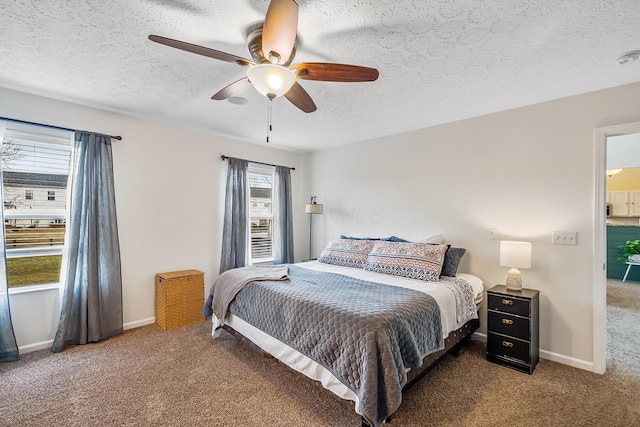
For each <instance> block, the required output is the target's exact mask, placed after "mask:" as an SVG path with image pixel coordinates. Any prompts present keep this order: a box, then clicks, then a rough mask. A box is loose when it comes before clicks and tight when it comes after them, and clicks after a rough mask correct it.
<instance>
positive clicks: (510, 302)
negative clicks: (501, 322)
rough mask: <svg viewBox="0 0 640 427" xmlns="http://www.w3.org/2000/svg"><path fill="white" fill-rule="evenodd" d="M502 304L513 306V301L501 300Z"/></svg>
mask: <svg viewBox="0 0 640 427" xmlns="http://www.w3.org/2000/svg"><path fill="white" fill-rule="evenodd" d="M502 304H504V305H513V300H510V299H503V300H502Z"/></svg>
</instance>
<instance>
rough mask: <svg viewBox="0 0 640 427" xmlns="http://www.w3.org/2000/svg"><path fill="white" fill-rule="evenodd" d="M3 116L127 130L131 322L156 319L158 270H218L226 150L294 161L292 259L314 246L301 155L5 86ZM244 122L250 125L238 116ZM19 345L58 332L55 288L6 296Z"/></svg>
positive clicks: (125, 238)
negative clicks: (311, 242) (309, 244)
mask: <svg viewBox="0 0 640 427" xmlns="http://www.w3.org/2000/svg"><path fill="white" fill-rule="evenodd" d="M0 116H3V117H9V118H14V119H20V120H26V121H33V122H38V123H45V124H50V125H57V126H61V127H68V128H72V129H84V130H91V131H96V132H101V133H107V134H111V135H121V136H122V138H123V140H122V141H115V140H114V142H113V157H114V174H115V189H116V204H117V212H118V227H119V234H120V250H121V255H122V276H123V277H122V278H123V302H124V322H125V327H134V326H139V325H143V324H146V323H152V322H153V321H154V316H155V305H154V304H155V303H154V298H155V287H154V276H155V274H156V273H159V272H166V271H173V270H182V269H198V270H201V271H204V272H205V283H206V285H205V287H208V285H210V284H211V283H212V282H213V280H214V279H215V278H216V277H217V273H218V270H219V262H220V242H221V238H222V215H223V212H224V188H225V179H226V170H227V163H226V162H223V161H222V160H221V159H220V155H221V154H225V155H228V156H233V157H240V158H246V159H250V160H255V161H262V162H267V163H275V164H281V165H285V166H290V167H295V168H296V170H295V171H294V172H292V193H293V206H294V211H295V212H294V236H295V242H294V246H295V251H296V259H301V258H306V256H307V255H306V254H307V251H308V246H307V245H308V237H307V236H308V217H307V216H306V215H305V214H304V203H305V202H306V201H307V198H308V194H309V192H308V190H307V188H308V187H307V183H306V180H307V175H308V168H307V167H306V165H305V162H306V160H305V156H304V155H302V154H298V153H293V152H287V151H281V150H276V149H273V148H270V147H268V146H266V144H250V143H246V142H239V141H235V140H231V139H225V138H222V137H219V136H213V135H208V134H203V133H199V132H195V131H190V130H185V129H180V128H177V127H173V126H168V125H163V124H159V123H153V122H148V121H144V120H140V119H136V118H132V117H127V116H124V115H120V114H115V113H110V112H105V111H101V110H97V109H93V108H88V107H84V106H80V105H75V104H70V103H66V102H61V101H56V100H52V99H48V98H43V97H38V96H34V95H29V94H25V93H20V92H16V91H12V90H7V89H1V88H0ZM239 125H242V126H246V124H239ZM10 303H11V312H12V313H11V314H12V319H13V323H14V329H15V333H16V338H17V340H18V345H19V346H20V347H21V350H22V351H25V350H32V349H37V348H46V347H48V345H49V342H50V341H51V340H52V339H53V337H54V335H55V330H56V327H57V322H58V317H59V310H60V300H59V293H58V290H57V289H54V290H44V291H39V292H31V293H18V294H11V295H10Z"/></svg>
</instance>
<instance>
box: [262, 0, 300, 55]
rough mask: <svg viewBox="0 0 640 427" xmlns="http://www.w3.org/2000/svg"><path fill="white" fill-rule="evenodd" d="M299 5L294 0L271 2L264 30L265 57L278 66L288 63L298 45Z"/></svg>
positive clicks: (263, 49) (263, 46) (272, 0)
mask: <svg viewBox="0 0 640 427" xmlns="http://www.w3.org/2000/svg"><path fill="white" fill-rule="evenodd" d="M297 32H298V4H297V3H296V2H295V1H294V0H271V3H270V4H269V9H267V16H266V17H265V19H264V27H263V29H262V52H264V57H265V58H267V59H268V60H270V61H271V62H272V63H274V59H272V58H273V57H276V58H277V62H275V63H278V64H284V63H286V62H287V60H288V59H289V57H290V56H291V52H292V51H293V46H294V45H295V43H296V34H297Z"/></svg>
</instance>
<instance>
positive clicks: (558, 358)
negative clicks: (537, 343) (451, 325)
mask: <svg viewBox="0 0 640 427" xmlns="http://www.w3.org/2000/svg"><path fill="white" fill-rule="evenodd" d="M472 338H473V339H476V340H478V341H482V342H487V334H483V333H481V332H474V334H473V335H472ZM540 357H541V358H543V359H547V360H551V361H552V362H558V363H562V364H563V365H567V366H572V367H574V368H578V369H584V370H585V371H589V372H594V366H593V362H587V361H586V360H581V359H576V358H575V357H569V356H565V355H563V354H558V353H554V352H552V351H547V350H542V349H540Z"/></svg>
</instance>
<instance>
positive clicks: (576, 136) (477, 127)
mask: <svg viewBox="0 0 640 427" xmlns="http://www.w3.org/2000/svg"><path fill="white" fill-rule="evenodd" d="M496 96H500V94H496ZM638 99H640V83H636V84H632V85H626V86H621V87H618V88H613V89H608V90H603V91H598V92H593V93H589V94H584V95H579V96H574V97H570V98H565V99H561V100H557V101H552V102H546V103H541V104H537V105H533V106H529V107H524V108H518V109H514V110H509V111H505V112H500V113H496V114H491V115H487V116H482V117H477V118H472V119H468V120H463V121H459V122H455V123H450V124H444V125H439V126H434V127H430V128H426V129H421V130H417V131H414V132H409V133H404V134H400V135H393V136H389V137H385V138H380V139H375V140H370V141H365V142H361V143H357V144H353V145H350V146H346V147H342V148H336V149H330V150H326V151H321V152H316V153H314V154H312V155H311V156H310V167H311V177H310V189H311V192H312V193H313V194H314V195H315V194H317V195H318V200H319V201H321V202H322V203H324V205H325V214H324V215H318V216H316V218H314V227H315V228H314V243H315V242H317V243H315V244H314V246H315V251H316V252H319V251H321V250H322V245H323V244H325V243H326V241H327V240H329V239H330V238H334V237H337V236H339V235H340V234H342V233H353V232H361V233H362V232H369V233H376V234H386V233H394V234H396V235H398V236H405V235H430V234H435V233H439V232H442V233H443V234H444V235H445V238H446V241H447V242H448V243H451V244H453V245H455V246H461V247H464V248H467V250H468V253H467V254H466V255H465V257H464V258H463V261H462V265H461V267H462V268H461V270H462V271H464V272H469V273H472V274H475V275H477V276H479V277H480V278H482V279H483V281H484V283H485V287H491V286H493V285H495V284H498V283H502V282H503V281H504V278H505V276H506V274H507V269H506V268H503V267H500V266H499V260H498V247H499V244H498V241H497V240H490V237H489V229H490V228H497V229H498V232H499V233H500V234H501V236H502V238H503V239H517V240H528V241H531V242H533V260H532V268H531V269H527V270H523V271H522V272H523V281H524V285H525V287H530V288H534V289H539V290H540V291H541V306H540V318H541V322H540V346H541V350H542V353H541V355H542V356H543V357H546V358H551V359H553V360H558V361H561V362H564V363H568V364H571V365H574V366H578V367H581V368H584V369H592V366H593V360H594V358H593V300H592V295H593V289H592V288H593V277H592V276H593V273H592V271H593V263H594V262H598V261H597V260H594V259H593V245H594V243H593V240H594V239H593V237H594V203H595V202H594V200H595V186H594V182H595V166H594V161H595V160H594V157H595V155H594V152H595V149H594V129H596V128H598V127H602V126H608V125H615V124H620V123H627V122H634V121H638V120H640V102H638ZM399 114H401V110H399ZM389 120H393V118H392V117H390V118H389ZM599 173H601V174H602V177H603V179H604V170H603V171H601V172H599ZM553 230H563V231H576V232H577V233H578V244H577V246H554V245H551V232H552V231H553ZM602 261H603V260H600V261H599V262H602ZM485 318H486V315H485V313H484V309H483V310H482V316H481V320H482V324H483V326H482V329H481V330H482V331H486V327H485V326H484V323H485Z"/></svg>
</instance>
